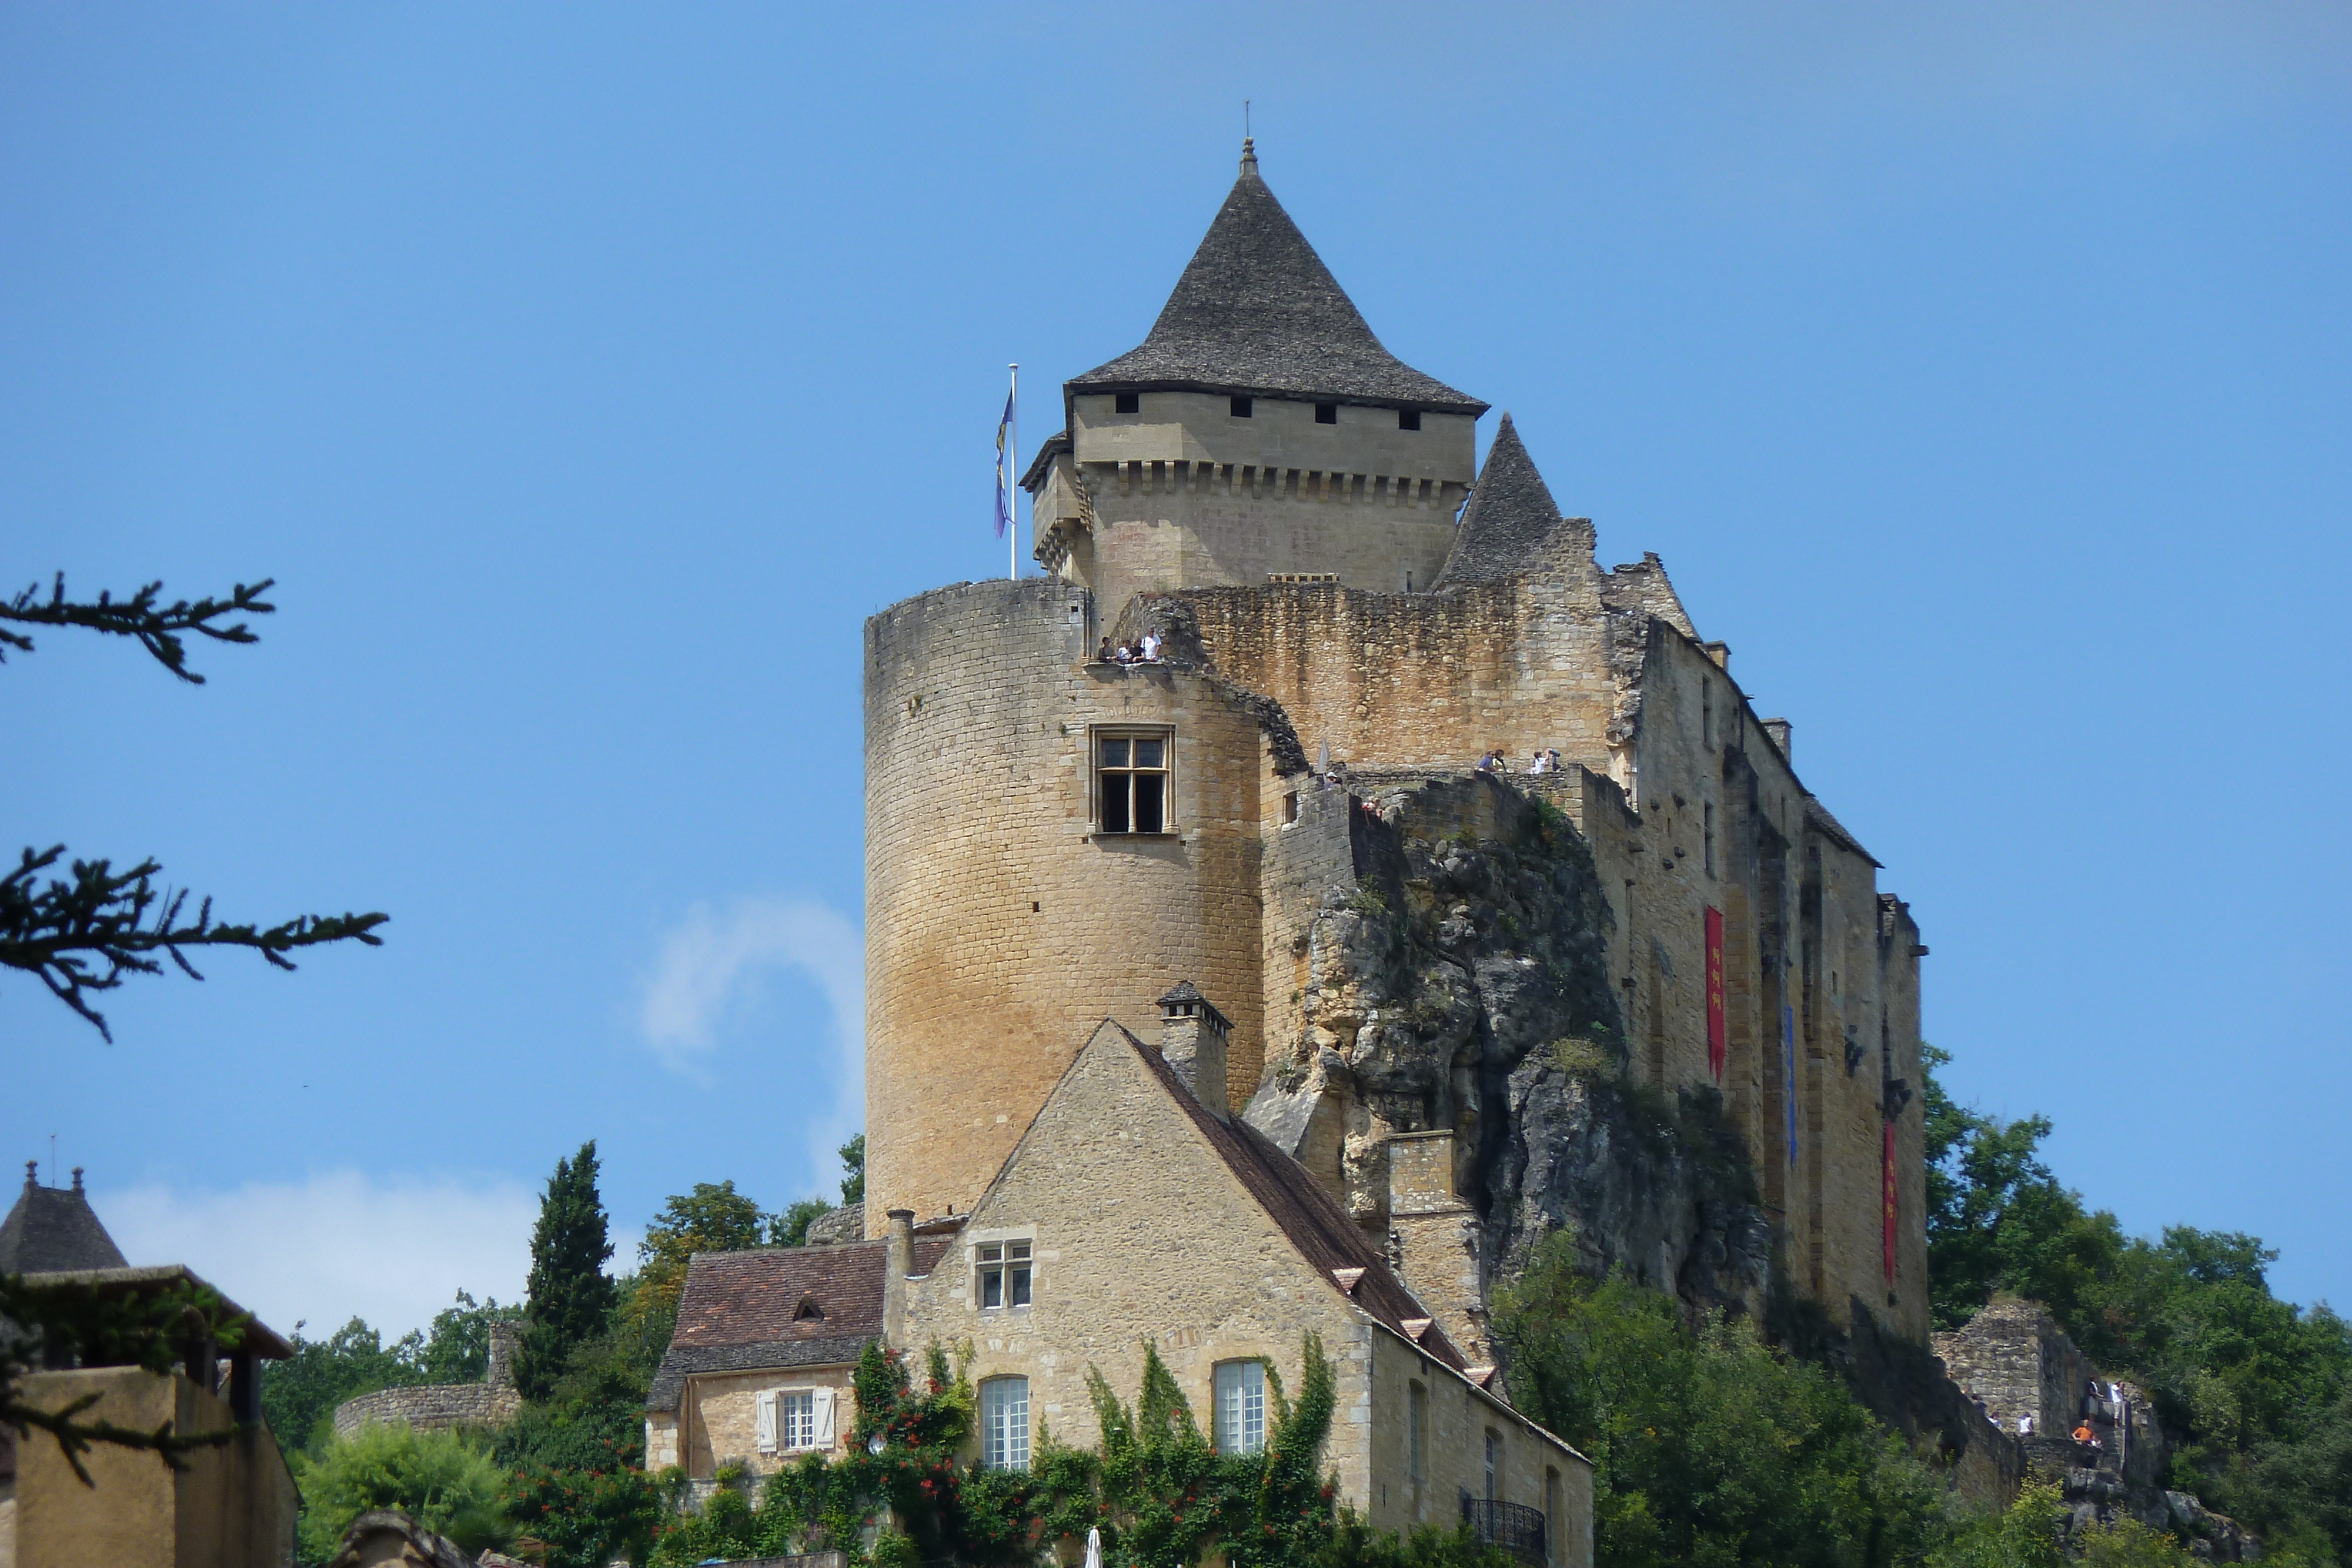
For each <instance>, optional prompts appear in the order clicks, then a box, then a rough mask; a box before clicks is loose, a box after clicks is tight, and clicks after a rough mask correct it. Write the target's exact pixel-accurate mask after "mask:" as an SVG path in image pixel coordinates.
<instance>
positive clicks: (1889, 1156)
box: [1878, 1122, 1895, 1285]
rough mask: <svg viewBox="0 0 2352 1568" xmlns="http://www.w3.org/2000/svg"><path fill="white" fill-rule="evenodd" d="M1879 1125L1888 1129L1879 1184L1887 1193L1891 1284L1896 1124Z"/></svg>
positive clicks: (1892, 1275) (1888, 1277)
mask: <svg viewBox="0 0 2352 1568" xmlns="http://www.w3.org/2000/svg"><path fill="white" fill-rule="evenodd" d="M1879 1125H1880V1126H1882V1127H1884V1128H1885V1130H1886V1136H1885V1140H1884V1142H1883V1143H1882V1145H1881V1147H1882V1149H1883V1151H1884V1152H1883V1153H1881V1155H1879V1161H1878V1166H1879V1186H1880V1187H1881V1189H1882V1191H1883V1192H1884V1194H1885V1202H1884V1204H1883V1207H1885V1210H1886V1282H1887V1283H1888V1284H1890V1285H1891V1284H1893V1283H1895V1124H1894V1123H1892V1122H1882V1123H1880V1124H1879Z"/></svg>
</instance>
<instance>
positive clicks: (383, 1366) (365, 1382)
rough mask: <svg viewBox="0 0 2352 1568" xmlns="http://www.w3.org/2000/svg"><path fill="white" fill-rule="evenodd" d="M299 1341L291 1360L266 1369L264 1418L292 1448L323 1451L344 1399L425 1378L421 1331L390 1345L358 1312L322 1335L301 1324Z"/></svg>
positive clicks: (296, 1329) (297, 1328) (297, 1332)
mask: <svg viewBox="0 0 2352 1568" xmlns="http://www.w3.org/2000/svg"><path fill="white" fill-rule="evenodd" d="M293 1344H294V1354H293V1355H292V1356H291V1357H290V1358H289V1359H288V1360H285V1361H279V1362H266V1363H264V1364H263V1365H262V1371H261V1415H262V1418H263V1419H264V1420H266V1421H268V1423H269V1429H270V1430H271V1431H272V1432H275V1433H276V1434H277V1435H278V1442H279V1444H280V1445H281V1446H283V1447H284V1448H287V1449H288V1450H289V1451H291V1450H294V1449H298V1448H309V1449H311V1450H313V1451H319V1450H322V1449H323V1448H324V1447H325V1445H326V1442H327V1440H328V1438H329V1437H331V1436H332V1435H333V1431H334V1427H333V1418H334V1414H335V1406H338V1405H341V1403H342V1402H343V1401H344V1400H346V1399H356V1398H358V1397H359V1396H361V1395H362V1394H373V1393H374V1392H375V1391H376V1390H377V1389H379V1388H405V1387H407V1386H409V1385H412V1384H417V1383H423V1382H424V1381H425V1374H424V1370H423V1368H422V1367H421V1366H419V1365H418V1353H419V1351H420V1350H421V1349H422V1342H421V1340H420V1339H419V1336H417V1335H415V1334H414V1333H411V1334H409V1335H406V1336H405V1337H404V1338H403V1339H401V1340H399V1341H397V1342H395V1343H393V1344H390V1345H386V1344H385V1343H383V1335H382V1334H380V1333H377V1332H376V1331H375V1330H374V1329H373V1328H370V1327H369V1326H368V1325H367V1323H366V1322H363V1321H362V1320H361V1319H359V1318H356V1317H355V1318H353V1319H352V1321H351V1322H347V1323H345V1324H344V1325H343V1326H342V1327H341V1328H339V1329H337V1330H336V1331H335V1332H334V1333H331V1334H329V1335H328V1336H327V1337H326V1338H325V1339H322V1340H314V1339H305V1338H303V1337H302V1325H301V1324H300V1323H296V1324H295V1325H294V1340H293Z"/></svg>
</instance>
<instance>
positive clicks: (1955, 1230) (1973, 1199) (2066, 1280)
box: [1921, 1046, 2124, 1329]
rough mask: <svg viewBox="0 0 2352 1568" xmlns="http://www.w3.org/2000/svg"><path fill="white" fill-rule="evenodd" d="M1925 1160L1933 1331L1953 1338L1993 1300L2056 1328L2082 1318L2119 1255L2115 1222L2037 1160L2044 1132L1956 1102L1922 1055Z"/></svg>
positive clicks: (1929, 1049)
mask: <svg viewBox="0 0 2352 1568" xmlns="http://www.w3.org/2000/svg"><path fill="white" fill-rule="evenodd" d="M1921 1051H1922V1055H1923V1057H1924V1058H1925V1068H1924V1076H1925V1080H1926V1082H1925V1103H1926V1112H1927V1273H1928V1281H1929V1295H1930V1300H1931V1305H1932V1310H1933V1312H1934V1315H1935V1320H1936V1326H1937V1327H1938V1328H1946V1329H1948V1328H1957V1327H1958V1326H1959V1325H1960V1324H1961V1323H1964V1322H1968V1320H1969V1318H1971V1317H1974V1316H1975V1315H1976V1312H1977V1309H1978V1308H1979V1307H1981V1306H1983V1305H1984V1304H1985V1303H1986V1302H1987V1301H1990V1300H1991V1299H1992V1295H1993V1292H1994V1291H2012V1292H2014V1293H2016V1294H2018V1295H2021V1296H2024V1297H2027V1298H2028V1299H2030V1300H2032V1301H2040V1302H2042V1304H2043V1305H2045V1306H2047V1307H2049V1308H2050V1309H2051V1311H2052V1312H2053V1313H2055V1314H2056V1315H2057V1316H2058V1318H2059V1320H2060V1321H2061V1322H2073V1321H2075V1320H2077V1319H2079V1318H2081V1317H2083V1316H2084V1315H2085V1314H2084V1308H2085V1306H2086V1305H2087V1303H2088V1301H2090V1299H2091V1297H2092V1296H2093V1295H2094V1294H2095V1282H2096V1281H2098V1280H2099V1279H2101V1278H2102V1277H2103V1276H2105V1275H2108V1274H2111V1273H2112V1272H2113V1271H2114V1270H2115V1267H2116V1260H2117V1259H2118V1258H2119V1257H2120V1256H2121V1254H2122V1251H2123V1247H2124V1239H2123V1232H2122V1230H2121V1228H2119V1227H2118V1226H2117V1225H2116V1218H2115V1216H2114V1215H2112V1214H2108V1213H2105V1212H2104V1211H2102V1212H2100V1213H2097V1214H2092V1213H2089V1212H2087V1211H2085V1209H2084V1207H2083V1200H2082V1197H2081V1196H2080V1195H2079V1194H2077V1193H2075V1192H2074V1191H2072V1190H2071V1189H2069V1188H2068V1187H2066V1186H2063V1185H2061V1184H2060V1182H2059V1181H2058V1179H2057V1177H2055V1176H2053V1175H2052V1174H2051V1171H2050V1167H2049V1166H2046V1165H2044V1164H2043V1163H2042V1157H2041V1147H2042V1140H2043V1139H2044V1138H2046V1137H2048V1136H2049V1135H2050V1122H2049V1120H2048V1118H2046V1117H2042V1116H2028V1117H2025V1118H2024V1119H2022V1120H2021V1121H2016V1122H2000V1121H1997V1120H1995V1119H1994V1118H1992V1117H1990V1116H1986V1115H1983V1114H1981V1113H1978V1112H1976V1111H1973V1110H1970V1109H1969V1108H1968V1107H1966V1106H1963V1105H1960V1104H1958V1103H1956V1102H1955V1101H1953V1100H1952V1098H1951V1097H1950V1095H1949V1094H1948V1093H1947V1092H1945V1090H1944V1087H1943V1085H1942V1084H1941V1083H1940V1082H1937V1078H1936V1069H1937V1068H1938V1067H1941V1066H1943V1065H1945V1064H1946V1063H1948V1062H1949V1061H1951V1056H1950V1054H1949V1053H1948V1052H1946V1051H1938V1050H1937V1049H1936V1048H1935V1047H1934V1046H1923V1047H1922V1048H1921Z"/></svg>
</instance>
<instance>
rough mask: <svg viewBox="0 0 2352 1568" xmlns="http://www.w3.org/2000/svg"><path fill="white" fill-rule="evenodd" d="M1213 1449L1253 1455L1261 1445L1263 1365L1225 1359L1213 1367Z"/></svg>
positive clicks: (1263, 1392)
mask: <svg viewBox="0 0 2352 1568" xmlns="http://www.w3.org/2000/svg"><path fill="white" fill-rule="evenodd" d="M1216 1384H1217V1452H1219V1453H1221V1454H1255V1453H1259V1452H1262V1451H1264V1449H1265V1363H1264V1362H1262V1361H1227V1362H1221V1363H1219V1364H1218V1366H1217V1376H1216Z"/></svg>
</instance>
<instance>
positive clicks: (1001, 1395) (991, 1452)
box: [980, 1377, 1029, 1470]
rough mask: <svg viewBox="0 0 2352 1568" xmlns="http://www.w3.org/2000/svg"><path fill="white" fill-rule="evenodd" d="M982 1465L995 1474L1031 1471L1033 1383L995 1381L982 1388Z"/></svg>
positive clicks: (1007, 1379) (1017, 1379)
mask: <svg viewBox="0 0 2352 1568" xmlns="http://www.w3.org/2000/svg"><path fill="white" fill-rule="evenodd" d="M980 1462H981V1463H982V1464H983V1465H985V1466H987V1467H988V1468H989V1469H992V1470H1025V1469H1028V1468H1029V1380H1028V1379H1027V1378H1025V1377H992V1378H990V1379H989V1380H988V1381H987V1382H985V1383H983V1384H982V1385H980Z"/></svg>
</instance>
